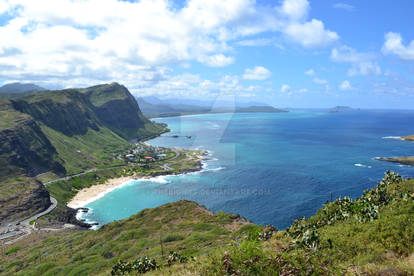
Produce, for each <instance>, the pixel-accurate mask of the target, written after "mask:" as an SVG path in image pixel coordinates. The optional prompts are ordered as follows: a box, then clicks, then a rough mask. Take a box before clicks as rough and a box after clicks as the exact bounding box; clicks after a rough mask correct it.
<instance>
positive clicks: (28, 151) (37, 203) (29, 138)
mask: <svg viewBox="0 0 414 276" xmlns="http://www.w3.org/2000/svg"><path fill="white" fill-rule="evenodd" d="M0 118H1V123H0V221H2V222H3V221H7V220H10V219H13V218H16V217H25V216H28V215H30V214H33V213H35V212H39V211H42V210H44V209H46V208H47V207H48V206H49V205H50V199H49V193H48V192H47V191H46V189H45V188H44V186H43V185H42V184H41V183H40V182H38V181H36V180H35V179H31V178H30V177H32V176H35V175H38V174H41V173H44V172H47V171H52V172H54V173H55V174H56V175H63V174H65V168H64V167H63V166H62V164H61V162H62V160H61V159H60V158H59V157H58V154H57V152H56V149H55V148H54V147H53V146H52V144H51V143H50V141H49V140H48V138H47V137H46V136H45V135H44V133H43V132H42V130H41V129H40V127H39V126H38V125H37V123H36V122H35V121H34V120H33V119H31V118H30V117H29V116H27V115H25V114H22V113H19V112H17V111H15V110H13V108H12V106H11V104H10V102H8V101H2V102H0Z"/></svg>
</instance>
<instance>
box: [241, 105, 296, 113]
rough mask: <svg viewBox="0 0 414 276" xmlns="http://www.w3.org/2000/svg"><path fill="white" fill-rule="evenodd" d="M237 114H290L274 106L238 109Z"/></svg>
mask: <svg viewBox="0 0 414 276" xmlns="http://www.w3.org/2000/svg"><path fill="white" fill-rule="evenodd" d="M236 112H239V113H256V112H264V113H278V112H288V111H287V110H283V109H278V108H274V107H273V106H248V107H240V108H237V109H236Z"/></svg>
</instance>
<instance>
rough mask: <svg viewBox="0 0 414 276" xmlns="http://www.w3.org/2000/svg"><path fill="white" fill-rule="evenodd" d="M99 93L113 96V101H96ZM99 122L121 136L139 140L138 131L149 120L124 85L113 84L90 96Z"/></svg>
mask: <svg viewBox="0 0 414 276" xmlns="http://www.w3.org/2000/svg"><path fill="white" fill-rule="evenodd" d="M97 93H109V94H113V95H114V96H113V99H112V100H108V101H106V102H97V101H94V99H95V98H97V95H96V94H97ZM89 97H90V99H91V102H92V104H93V106H94V110H95V113H96V115H97V117H98V118H99V120H100V121H101V122H102V123H103V124H104V125H106V126H107V127H108V128H109V129H111V130H112V131H113V132H115V133H116V134H118V135H119V136H121V137H123V138H125V139H127V140H129V139H133V138H137V136H138V130H139V129H140V128H143V127H144V125H145V124H146V123H149V120H148V119H147V118H145V117H144V116H143V115H142V113H141V110H140V109H139V106H138V103H137V102H136V100H135V98H134V97H133V96H132V95H131V94H130V93H129V91H128V90H127V89H126V88H125V87H124V86H122V85H118V84H112V85H108V86H106V87H105V89H102V91H99V92H96V91H93V92H92V93H90V94H89Z"/></svg>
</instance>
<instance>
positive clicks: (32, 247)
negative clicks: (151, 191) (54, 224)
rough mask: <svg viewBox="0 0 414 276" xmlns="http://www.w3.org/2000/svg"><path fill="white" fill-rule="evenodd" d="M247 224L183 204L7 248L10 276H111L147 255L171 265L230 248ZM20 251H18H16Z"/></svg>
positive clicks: (5, 269) (5, 263) (4, 268)
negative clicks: (173, 255)
mask: <svg viewBox="0 0 414 276" xmlns="http://www.w3.org/2000/svg"><path fill="white" fill-rule="evenodd" d="M245 223H246V222H245V221H243V220H240V219H239V218H238V217H237V216H235V215H231V214H225V213H219V214H217V215H214V214H212V213H211V212H209V211H207V210H206V209H204V208H203V207H200V206H199V205H197V204H196V203H194V202H189V201H179V202H175V203H170V204H166V205H163V206H160V207H158V208H154V209H146V210H143V211H141V212H139V213H138V214H136V215H133V216H131V217H130V218H128V219H125V220H122V221H116V222H112V223H110V224H108V225H105V226H104V227H103V228H101V229H100V230H98V231H82V232H66V233H60V234H58V235H56V236H55V237H54V235H53V234H52V236H51V237H49V238H46V239H44V240H41V239H42V237H36V236H34V237H32V240H30V241H26V242H24V241H22V242H20V243H19V244H18V245H14V246H13V247H10V248H8V249H6V251H5V252H6V253H9V252H12V253H9V254H7V255H6V254H2V258H1V259H2V262H3V263H2V264H0V265H1V269H2V271H3V274H5V275H81V274H91V275H108V274H109V273H110V271H111V267H112V266H113V265H114V264H115V263H116V262H117V260H118V259H122V260H134V259H135V258H136V256H138V255H147V256H150V257H154V258H156V259H157V261H158V263H160V264H162V263H166V259H165V258H163V257H162V250H161V243H160V239H161V241H162V244H163V251H164V255H167V254H168V252H169V251H170V250H175V251H179V252H180V253H181V254H183V255H192V256H197V255H200V254H202V253H206V252H209V251H211V250H212V249H213V248H214V249H216V248H220V247H222V246H226V244H228V243H230V241H231V238H232V237H233V233H232V231H233V232H234V231H235V230H237V229H239V227H240V226H241V225H243V224H245ZM16 246H17V247H16Z"/></svg>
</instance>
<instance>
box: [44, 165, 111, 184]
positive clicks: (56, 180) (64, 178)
mask: <svg viewBox="0 0 414 276" xmlns="http://www.w3.org/2000/svg"><path fill="white" fill-rule="evenodd" d="M101 170H105V169H101ZM96 171H98V169H90V170H87V171H84V172H81V173H78V174H74V175H69V176H65V177H62V178H59V179H55V180H52V181H49V182H45V183H43V185H45V186H46V185H49V184H52V183H56V182H59V181H63V180H69V179H72V178H74V177H78V176H81V175H84V174H87V173H90V172H96Z"/></svg>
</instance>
